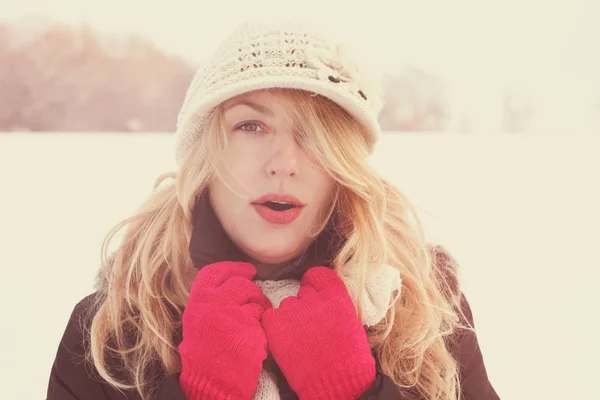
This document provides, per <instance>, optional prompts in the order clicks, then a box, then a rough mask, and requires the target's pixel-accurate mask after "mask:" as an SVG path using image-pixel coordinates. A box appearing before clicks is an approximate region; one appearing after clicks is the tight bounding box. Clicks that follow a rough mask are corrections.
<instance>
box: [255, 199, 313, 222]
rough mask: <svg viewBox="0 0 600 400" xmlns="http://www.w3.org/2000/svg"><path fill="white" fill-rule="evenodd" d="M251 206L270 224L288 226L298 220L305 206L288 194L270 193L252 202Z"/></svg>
mask: <svg viewBox="0 0 600 400" xmlns="http://www.w3.org/2000/svg"><path fill="white" fill-rule="evenodd" d="M252 206H253V207H254V209H255V210H256V212H257V213H258V215H260V216H261V217H262V218H263V219H264V220H265V221H267V222H268V223H271V224H290V223H292V222H294V221H295V220H296V218H298V216H299V215H300V213H301V212H302V209H303V208H304V206H305V204H303V203H302V202H301V201H300V200H298V199H297V198H296V197H294V196H291V195H288V194H277V193H271V194H267V195H264V196H262V197H261V198H259V199H257V200H255V201H253V202H252Z"/></svg>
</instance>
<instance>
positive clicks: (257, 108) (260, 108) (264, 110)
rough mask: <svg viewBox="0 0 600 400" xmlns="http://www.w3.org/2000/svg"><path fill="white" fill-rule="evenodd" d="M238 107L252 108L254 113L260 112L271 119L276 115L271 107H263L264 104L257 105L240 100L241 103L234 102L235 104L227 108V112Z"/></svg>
mask: <svg viewBox="0 0 600 400" xmlns="http://www.w3.org/2000/svg"><path fill="white" fill-rule="evenodd" d="M236 106H246V107H250V108H251V109H253V110H254V111H256V112H259V113H261V114H265V115H268V116H269V117H273V116H274V115H275V114H274V113H273V111H272V110H271V109H270V108H269V107H267V106H263V105H262V104H258V103H255V102H253V101H250V100H240V101H237V102H234V103H232V104H230V105H228V106H227V107H225V111H227V110H229V109H231V108H233V107H236Z"/></svg>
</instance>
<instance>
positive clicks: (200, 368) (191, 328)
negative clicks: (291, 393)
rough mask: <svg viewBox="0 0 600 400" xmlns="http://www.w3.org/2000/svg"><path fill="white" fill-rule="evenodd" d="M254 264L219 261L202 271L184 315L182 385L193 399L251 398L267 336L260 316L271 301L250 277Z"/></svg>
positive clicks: (230, 399)
mask: <svg viewBox="0 0 600 400" xmlns="http://www.w3.org/2000/svg"><path fill="white" fill-rule="evenodd" d="M255 274H256V269H255V268H254V266H252V265H251V264H248V263H241V262H220V263H216V264H211V265H208V266H206V267H204V268H202V269H201V270H200V272H198V275H197V276H196V279H195V281H194V285H193V287H192V291H191V293H190V297H189V299H188V304H187V306H186V308H185V311H184V313H183V319H182V324H183V341H182V342H181V344H180V345H179V353H180V355H181V366H182V370H181V375H180V377H179V384H180V386H181V388H182V389H183V392H184V393H185V395H186V397H187V398H188V399H189V400H200V399H207V400H208V399H210V400H225V399H227V400H233V399H236V400H237V399H251V398H252V396H253V395H254V392H255V391H256V386H257V383H258V376H259V375H260V372H261V370H262V363H263V361H264V360H265V359H266V358H267V338H266V335H265V332H264V330H263V327H262V326H261V323H260V319H261V317H262V315H263V312H264V310H265V309H268V308H270V307H271V302H270V301H269V299H268V298H267V297H266V296H265V295H264V294H263V293H262V291H261V290H260V288H259V287H258V286H256V284H255V283H254V282H252V281H251V279H252V278H253V277H254V275H255Z"/></svg>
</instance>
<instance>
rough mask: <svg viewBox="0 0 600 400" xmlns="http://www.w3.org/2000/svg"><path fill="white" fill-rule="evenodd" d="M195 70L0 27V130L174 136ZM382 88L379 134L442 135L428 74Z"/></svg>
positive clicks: (109, 43) (86, 39) (123, 45)
mask: <svg viewBox="0 0 600 400" xmlns="http://www.w3.org/2000/svg"><path fill="white" fill-rule="evenodd" d="M194 70H195V66H194V65H192V64H191V63H190V62H188V61H186V60H184V59H182V58H180V57H175V56H171V55H168V54H165V53H164V52H163V51H161V50H160V49H159V48H158V47H157V46H155V45H154V43H152V42H151V41H149V40H146V39H143V38H140V37H136V36H130V37H126V38H119V39H114V38H111V39H109V38H107V37H105V36H103V35H102V34H99V33H97V32H95V31H93V30H92V29H90V28H88V27H71V26H63V25H52V26H49V27H47V28H45V29H43V30H39V31H36V32H33V31H29V32H28V31H27V30H25V31H23V30H20V29H17V28H15V26H12V25H8V24H0V131H78V132H83V131H102V132H111V131H116V132H169V131H173V130H174V129H175V121H176V116H177V113H178V111H179V108H180V106H181V103H182V101H183V98H184V97H185V92H186V90H187V87H188V85H189V83H190V81H191V79H192V77H193V74H194ZM384 88H385V93H384V108H383V111H382V114H381V118H380V122H381V126H382V128H383V129H384V130H395V131H420V130H444V129H445V126H446V124H447V121H448V111H447V106H446V104H445V103H444V101H443V100H442V85H441V83H440V82H439V81H438V80H437V79H436V78H435V76H432V75H429V74H427V73H426V72H424V71H420V70H418V69H412V70H408V71H404V72H402V73H398V74H397V75H388V76H386V77H385V78H384Z"/></svg>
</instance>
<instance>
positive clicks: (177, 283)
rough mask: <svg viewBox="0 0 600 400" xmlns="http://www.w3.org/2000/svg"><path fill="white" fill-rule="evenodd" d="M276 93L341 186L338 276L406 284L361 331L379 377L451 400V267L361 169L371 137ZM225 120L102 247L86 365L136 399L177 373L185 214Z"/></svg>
mask: <svg viewBox="0 0 600 400" xmlns="http://www.w3.org/2000/svg"><path fill="white" fill-rule="evenodd" d="M279 91H280V93H281V95H282V96H281V97H280V98H281V99H282V100H283V101H288V102H290V104H291V105H292V107H290V113H291V114H290V116H291V118H292V119H293V122H295V126H296V127H297V132H295V133H296V135H297V138H298V143H299V144H300V146H302V147H303V148H305V150H306V152H307V153H308V154H310V155H311V156H312V157H314V158H315V160H317V161H318V162H319V163H320V164H321V165H322V166H323V167H324V168H325V170H326V171H327V172H328V173H329V174H330V175H331V176H332V177H333V178H334V179H335V181H336V182H337V188H338V190H337V191H336V196H335V204H334V208H333V212H332V214H331V218H335V220H334V222H335V224H334V226H335V227H336V229H337V231H338V233H339V235H341V237H342V238H343V239H344V242H343V243H344V244H343V246H342V248H341V250H340V251H339V253H338V254H337V257H336V259H335V263H334V264H335V267H336V269H337V270H338V271H343V270H345V269H352V270H355V269H357V270H359V271H360V276H361V279H362V280H363V281H364V279H365V277H366V276H368V274H369V273H370V271H371V270H373V269H374V268H377V266H380V265H383V264H390V265H393V266H395V267H397V268H398V269H399V272H400V275H401V276H402V280H403V287H402V292H401V297H400V299H399V300H398V301H397V302H396V303H395V304H394V305H393V306H392V307H391V308H390V310H389V311H388V314H387V316H386V318H385V319H384V320H383V321H382V322H381V323H380V324H379V325H377V326H375V327H372V328H370V329H369V330H368V337H369V341H370V343H371V344H372V345H373V346H374V349H375V351H376V354H377V357H378V360H379V363H380V368H381V369H382V371H383V372H384V373H385V374H386V375H388V376H389V377H390V378H391V379H392V380H393V381H394V382H395V383H396V385H398V387H399V388H400V389H401V390H402V391H403V392H405V393H416V394H419V395H421V396H423V397H425V398H428V399H444V400H446V399H451V400H455V399H457V398H458V393H459V379H458V370H457V363H456V361H455V360H454V358H453V357H452V355H451V354H450V352H449V351H448V348H447V338H448V336H449V335H451V334H452V333H453V332H455V330H456V329H457V327H458V326H459V325H460V324H459V313H460V293H459V291H458V290H456V288H455V287H453V284H452V282H453V281H454V280H455V274H456V269H455V268H454V264H452V263H445V264H446V266H445V267H444V268H443V271H442V268H439V266H438V265H437V264H436V259H437V258H438V257H436V256H435V254H436V251H439V250H440V248H438V247H435V248H431V247H430V246H429V245H428V244H427V243H426V241H425V237H424V232H423V228H422V225H421V222H420V220H419V218H418V216H417V214H416V210H415V207H414V206H413V205H412V204H411V202H410V201H409V200H408V199H407V198H406V196H405V195H404V194H403V193H402V192H401V191H400V190H398V189H397V188H396V187H394V186H393V185H392V184H390V183H389V182H387V181H386V180H385V179H383V178H382V177H380V176H379V175H378V174H377V173H376V171H374V170H373V169H372V167H371V166H370V165H369V164H368V162H367V158H366V156H367V150H366V149H367V148H368V142H367V141H368V140H369V139H368V137H369V135H368V134H367V133H366V132H365V131H364V129H363V128H362V127H361V126H360V125H359V124H358V123H357V122H356V121H355V120H354V119H353V118H352V117H351V116H350V115H349V114H348V113H346V112H345V111H344V110H342V109H341V108H340V107H339V106H337V105H336V104H335V103H333V102H331V101H329V100H328V99H326V98H324V97H321V96H314V95H311V94H310V93H307V92H303V91H298V90H279ZM222 114H223V110H222V107H221V106H219V107H217V108H216V110H215V112H214V113H212V114H211V117H210V118H209V119H208V121H207V123H206V125H205V132H203V134H202V135H201V136H200V139H199V140H198V141H197V142H196V143H195V145H194V146H193V148H192V149H190V151H189V154H188V155H187V156H186V159H185V160H184V162H183V164H182V165H181V168H180V170H179V172H178V173H168V174H164V175H162V176H160V177H159V178H158V180H157V181H156V183H155V186H154V191H153V192H152V194H151V195H150V196H149V198H148V199H147V200H146V201H145V203H144V204H143V205H142V206H141V208H140V210H139V212H138V213H137V214H136V215H134V216H132V217H130V218H128V219H126V220H124V221H123V222H121V223H120V224H118V225H117V226H116V227H115V228H113V229H112V230H111V232H110V233H109V234H108V235H107V237H106V239H105V241H104V243H103V245H102V268H101V269H100V273H99V276H98V282H97V286H98V288H97V289H98V294H97V296H96V303H95V307H93V310H94V311H93V313H94V314H93V320H92V324H91V327H90V332H89V340H90V346H89V348H90V350H89V354H88V357H89V360H90V361H91V362H92V363H93V364H94V366H95V369H96V371H97V373H98V374H99V375H100V376H101V377H102V378H103V379H104V380H106V381H107V382H108V383H109V384H110V385H112V386H114V387H115V388H118V389H120V390H123V389H135V390H137V391H138V392H139V393H140V395H141V396H142V398H144V399H147V398H148V397H149V396H150V393H151V392H152V391H153V390H154V389H156V388H155V387H153V383H154V382H155V381H156V374H157V371H162V373H165V374H167V375H168V374H172V373H177V372H179V371H180V368H181V366H180V359H179V355H178V351H177V347H176V343H175V340H176V338H175V337H174V332H177V330H178V329H180V327H181V326H180V325H181V317H182V312H183V309H184V307H185V305H186V302H187V298H188V295H189V290H190V287H191V283H192V281H193V277H194V274H195V272H196V270H195V269H194V267H193V265H192V262H191V259H190V256H189V252H188V245H189V241H190V237H191V230H192V210H193V206H194V204H195V200H196V198H197V196H198V195H200V194H201V193H202V192H203V191H204V190H205V189H206V188H207V186H208V184H209V182H210V180H211V179H212V177H213V176H214V174H215V171H216V169H217V161H218V159H219V154H220V152H221V151H222V150H223V148H224V147H225V146H226V131H225V129H224V126H223V118H222ZM167 178H172V179H173V181H172V182H165V180H166V179H167ZM122 230H124V231H125V233H124V235H123V239H122V241H121V242H120V244H119V245H118V247H117V248H116V250H115V251H114V252H113V253H110V255H109V247H110V243H111V242H112V241H113V240H114V239H115V238H116V236H117V234H118V233H119V232H121V231H122ZM432 249H433V250H434V251H432ZM360 303H361V302H359V304H360ZM359 312H360V310H359Z"/></svg>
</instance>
